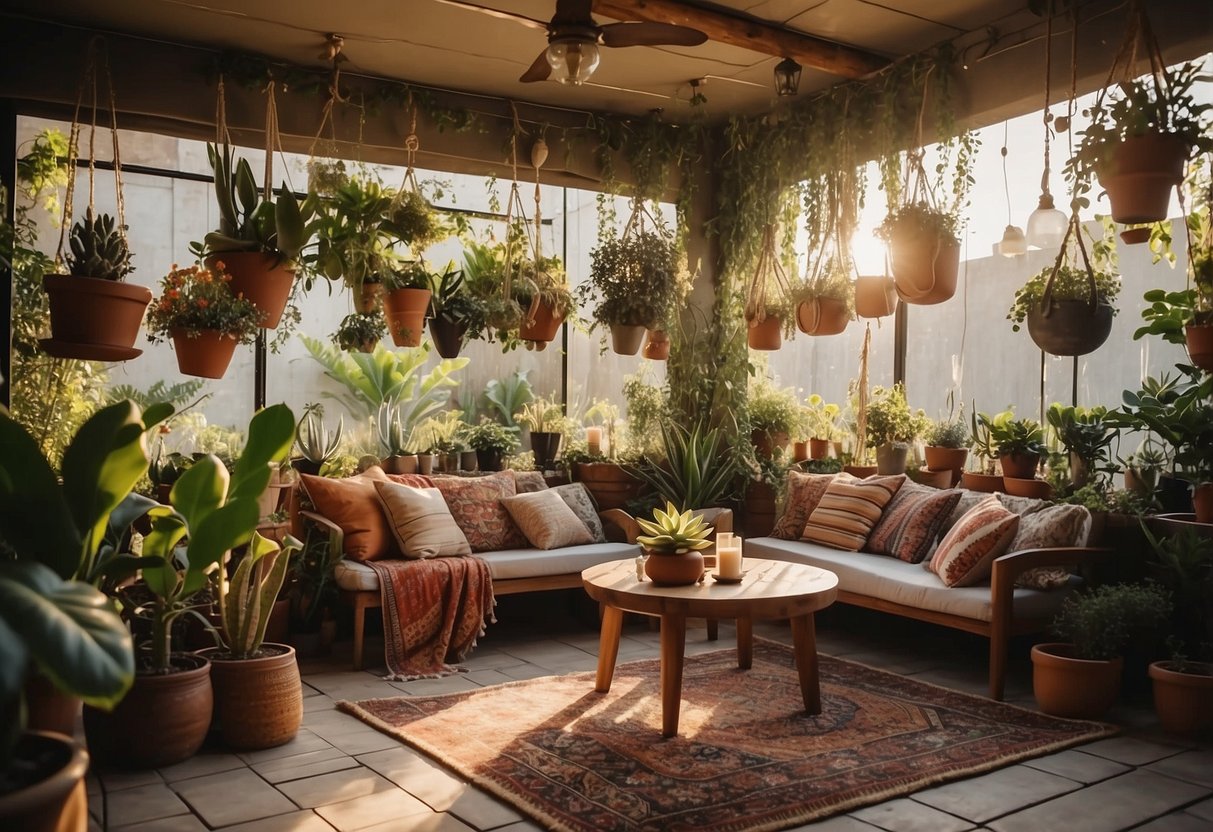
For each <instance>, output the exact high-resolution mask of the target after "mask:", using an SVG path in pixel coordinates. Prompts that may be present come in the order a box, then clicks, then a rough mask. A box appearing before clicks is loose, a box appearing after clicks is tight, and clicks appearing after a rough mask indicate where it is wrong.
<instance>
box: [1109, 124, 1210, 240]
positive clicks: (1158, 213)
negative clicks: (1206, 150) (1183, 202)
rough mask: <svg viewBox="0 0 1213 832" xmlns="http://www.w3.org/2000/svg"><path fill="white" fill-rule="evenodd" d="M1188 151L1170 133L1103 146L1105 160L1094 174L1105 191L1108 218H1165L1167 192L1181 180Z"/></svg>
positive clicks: (1139, 220) (1137, 220) (1168, 201)
mask: <svg viewBox="0 0 1213 832" xmlns="http://www.w3.org/2000/svg"><path fill="white" fill-rule="evenodd" d="M1190 151H1191V148H1190V147H1189V146H1188V145H1187V144H1186V143H1185V142H1184V141H1183V140H1182V139H1180V138H1179V137H1178V136H1174V135H1172V134H1170V133H1147V134H1145V135H1142V136H1129V137H1128V138H1126V139H1123V140H1121V141H1119V142H1116V143H1114V144H1110V145H1108V146H1105V148H1104V154H1103V158H1105V159H1106V160H1107V161H1106V162H1105V163H1104V164H1102V165H1100V166H1098V167H1097V168H1096V171H1095V174H1096V176H1097V177H1098V178H1099V184H1100V185H1101V186H1102V187H1103V189H1104V190H1105V191H1107V192H1108V202H1109V203H1110V205H1111V207H1112V219H1114V220H1115V221H1116V222H1119V223H1125V224H1130V223H1144V222H1158V221H1160V220H1165V219H1166V218H1167V209H1168V208H1169V207H1170V204H1171V191H1172V190H1173V189H1174V188H1175V187H1176V186H1177V185H1179V184H1181V183H1182V182H1183V177H1184V163H1185V162H1186V161H1187V159H1188V154H1189V152H1190Z"/></svg>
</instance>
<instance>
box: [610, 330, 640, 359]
mask: <svg viewBox="0 0 1213 832" xmlns="http://www.w3.org/2000/svg"><path fill="white" fill-rule="evenodd" d="M647 331H648V330H647V329H646V328H645V327H643V326H628V325H627V324H611V350H612V351H613V352H615V353H617V354H619V355H635V354H636V353H638V352H640V344H641V342H643V341H644V334H645V332H647Z"/></svg>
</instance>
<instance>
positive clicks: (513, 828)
mask: <svg viewBox="0 0 1213 832" xmlns="http://www.w3.org/2000/svg"><path fill="white" fill-rule="evenodd" d="M494 832H544V829H543V827H542V826H540V825H539V824H537V823H535V822H534V821H529V820H520V821H518V822H517V823H511V824H510V825H509V826H503V827H501V828H500V829H497V830H494Z"/></svg>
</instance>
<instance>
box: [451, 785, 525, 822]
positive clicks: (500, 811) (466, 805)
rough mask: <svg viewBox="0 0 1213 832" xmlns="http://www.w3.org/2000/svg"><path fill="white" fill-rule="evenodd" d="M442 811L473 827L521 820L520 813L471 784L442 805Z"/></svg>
mask: <svg viewBox="0 0 1213 832" xmlns="http://www.w3.org/2000/svg"><path fill="white" fill-rule="evenodd" d="M444 811H446V812H449V813H450V814H452V815H454V816H455V817H457V818H459V819H460V820H461V821H463V822H464V823H466V824H467V825H468V826H471V827H473V828H475V829H496V828H497V827H498V826H505V825H506V824H509V823H513V822H514V821H518V820H522V815H520V814H518V812H517V811H515V810H514V809H513V808H512V807H510V806H507V805H506V804H504V803H502V802H501V801H500V800H497V799H496V798H494V797H492V796H490V795H489V794H487V793H486V792H483V791H481V790H480V789H477V788H474V787H472V786H468V787H467V788H466V789H465V790H464V792H463V793H462V794H461V795H459V797H457V798H455V800H454V802H452V803H451V804H450V805H449V806H446V807H444Z"/></svg>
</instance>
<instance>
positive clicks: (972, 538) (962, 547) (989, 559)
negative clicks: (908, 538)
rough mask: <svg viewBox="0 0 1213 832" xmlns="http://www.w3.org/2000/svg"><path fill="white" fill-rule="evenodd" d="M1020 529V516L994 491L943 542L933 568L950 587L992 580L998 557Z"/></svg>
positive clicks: (933, 557)
mask: <svg viewBox="0 0 1213 832" xmlns="http://www.w3.org/2000/svg"><path fill="white" fill-rule="evenodd" d="M1017 531H1019V515H1018V514H1014V513H1013V512H1010V511H1008V510H1007V509H1006V508H1004V507H1003V505H1002V503H1000V502H998V498H997V497H995V496H994V495H993V494H991V495H990V496H989V497H986V498H985V499H984V500H982V501H981V502H980V503H978V504H977V505H975V506H973V508H971V509H969V510H968V511H967V512H966V513H965V516H964V517H961V518H960V521H959V522H958V523H957V524H956V525H955V526H953V527H952V528H951V530H949V531H948V533H947V534H946V535H944V537H943V540H941V541H939V548H938V549H936V550H935V554H934V555H932V556H931V565H930V569H931V571H932V572H934V573H935V574H936V575H938V576H939V578H940V580H942V581H943V582H944V585H946V586H973V585H974V584H979V583H982V582H983V581H986V580H988V579H989V577H990V572H991V570H992V569H993V568H994V560H995V559H996V558H998V557H1000V556H1002V555H1003V554H1004V553H1005V552H1006V551H1007V547H1008V546H1010V544H1011V541H1012V540H1014V539H1015V533H1016V532H1017Z"/></svg>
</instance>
